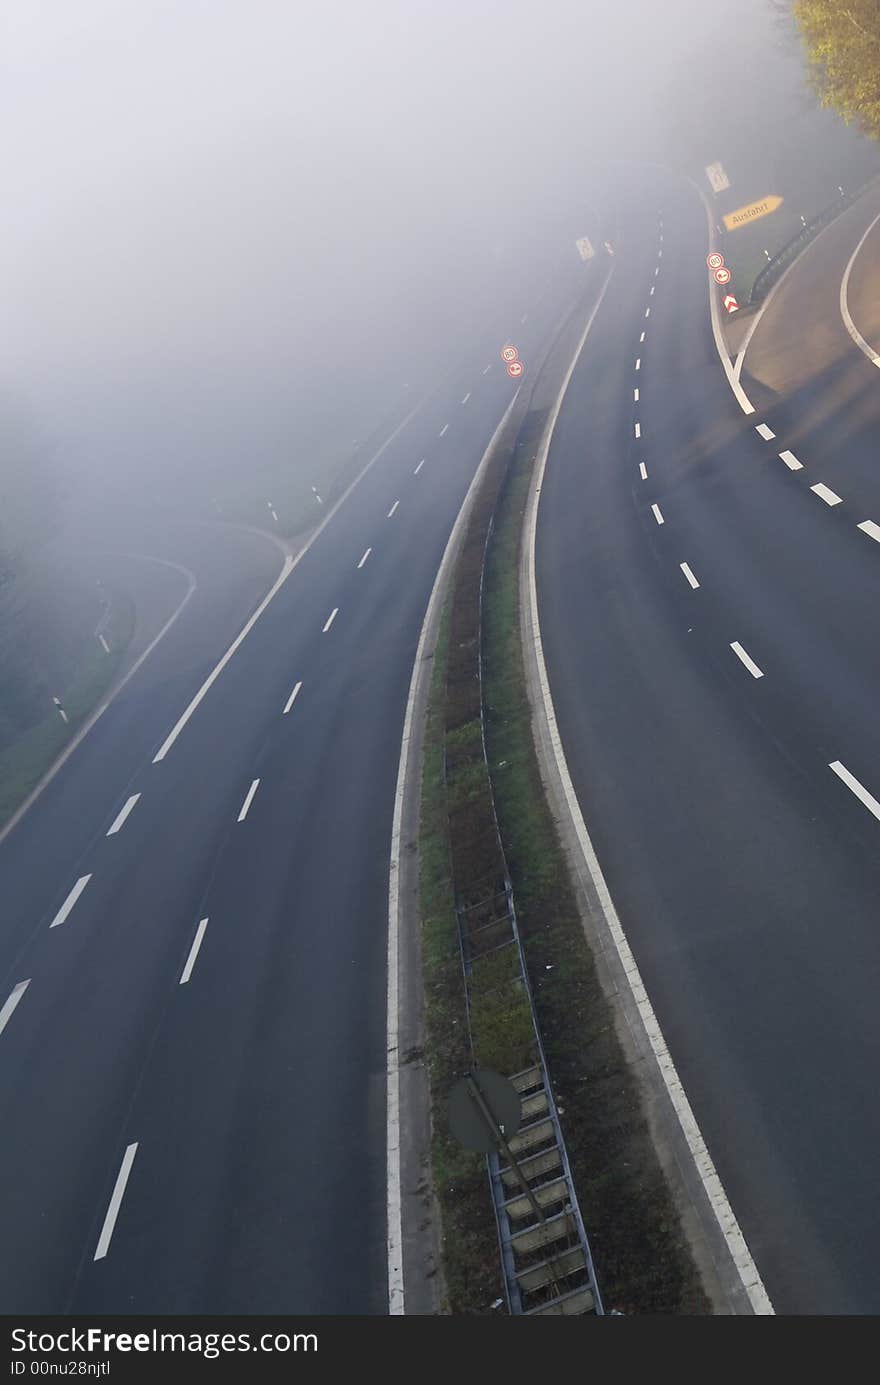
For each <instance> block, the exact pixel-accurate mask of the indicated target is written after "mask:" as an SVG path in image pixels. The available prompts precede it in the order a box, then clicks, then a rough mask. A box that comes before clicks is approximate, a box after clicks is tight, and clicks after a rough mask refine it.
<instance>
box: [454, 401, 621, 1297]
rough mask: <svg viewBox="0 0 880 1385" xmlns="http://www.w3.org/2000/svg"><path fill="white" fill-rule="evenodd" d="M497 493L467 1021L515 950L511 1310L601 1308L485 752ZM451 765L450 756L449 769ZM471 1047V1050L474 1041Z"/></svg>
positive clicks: (507, 1256) (465, 934)
mask: <svg viewBox="0 0 880 1385" xmlns="http://www.w3.org/2000/svg"><path fill="white" fill-rule="evenodd" d="M531 417H532V415H531V414H528V415H526V418H525V420H524V421H523V423H522V425H521V426H520V428H519V430H518V433H517V437H516V440H515V442H514V449H515V448H516V446H517V445H520V443H521V439H522V437H523V435H524V434H526V435H527V434H528V428H527V426H526V425H527V424H528V422H529V421H530V419H531ZM505 474H506V467H505V470H504V472H503V473H502V478H501V482H500V483H499V493H500V485H501V484H503V477H504V475H505ZM496 501H497V495H496V496H495V497H494V499H493V503H492V512H493V513H492V515H490V518H489V521H488V524H487V527H486V535H485V539H484V542H483V546H482V559H481V562H480V571H479V582H478V598H477V603H476V612H475V613H474V612H471V613H470V614H471V615H472V616H474V615H475V623H476V629H475V630H473V631H471V632H470V633H471V634H472V636H474V637H475V639H474V643H475V648H474V650H473V655H474V659H473V665H472V672H473V673H474V674H475V683H476V687H475V688H474V687H473V684H471V685H470V687H469V688H468V691H469V692H470V694H471V695H470V696H469V697H468V699H467V701H468V703H469V704H472V710H473V712H474V714H475V716H478V717H479V725H480V737H481V748H482V769H483V770H484V771H485V778H486V786H485V792H486V798H487V803H486V805H485V806H486V807H487V808H488V814H489V816H488V817H486V816H482V817H481V819H480V821H479V823H478V824H477V825H476V826H475V829H474V830H475V832H476V833H477V834H478V837H479V841H478V852H477V853H476V856H475V855H474V853H469V855H470V859H471V860H474V859H476V858H477V856H478V858H479V860H480V861H481V863H482V865H483V866H485V867H488V868H487V869H485V870H483V871H482V873H481V874H480V875H479V877H478V878H476V879H474V878H472V877H471V878H467V877H468V872H467V869H466V868H465V867H464V866H463V864H462V863H461V861H460V862H459V864H460V869H459V871H458V872H456V869H455V866H456V859H455V858H456V853H455V851H454V850H453V852H452V855H453V878H454V881H455V887H456V915H457V919H458V933H459V945H460V952H461V963H462V969H463V974H464V978H465V995H466V998H467V1014H468V1024H469V1026H470V1023H471V1000H470V995H469V990H470V983H471V977H472V974H473V970H474V967H475V965H477V964H479V962H480V960H481V959H484V958H488V957H489V955H490V954H491V955H493V956H494V957H496V958H500V957H501V955H502V954H503V953H505V952H509V954H510V959H511V965H510V966H509V967H505V966H504V965H503V964H502V965H501V966H499V968H498V976H499V983H498V986H497V987H496V989H506V990H507V993H508V994H510V993H511V988H512V987H518V988H520V989H521V992H522V995H523V996H524V997H525V999H526V1001H527V1004H528V1009H529V1014H530V1017H531V1027H532V1035H533V1041H532V1044H531V1049H532V1052H531V1061H530V1063H529V1064H528V1066H527V1067H525V1068H524V1069H522V1070H521V1071H519V1072H515V1073H508V1074H507V1076H508V1077H509V1078H510V1080H511V1082H512V1083H513V1085H514V1087H515V1088H516V1090H517V1091H518V1092H519V1094H520V1100H521V1110H522V1119H521V1125H520V1128H519V1131H518V1133H517V1134H516V1135H515V1136H514V1137H513V1138H511V1139H510V1141H509V1148H510V1150H511V1153H512V1154H513V1156H514V1158H515V1160H516V1162H517V1164H518V1165H519V1170H518V1172H516V1171H515V1170H514V1169H513V1168H512V1167H509V1166H508V1164H507V1163H506V1161H505V1158H504V1157H503V1156H502V1155H500V1154H499V1153H493V1154H490V1155H489V1156H487V1166H488V1176H489V1186H490V1190H491V1195H492V1202H493V1206H494V1209H495V1220H496V1227H497V1233H498V1245H499V1252H500V1258H501V1266H502V1271H503V1276H504V1286H505V1295H506V1300H507V1307H508V1311H509V1312H510V1313H511V1314H513V1315H517V1316H519V1315H533V1316H570V1315H572V1316H573V1315H579V1314H586V1313H595V1314H603V1313H604V1308H603V1306H602V1298H601V1295H600V1292H599V1287H598V1284H597V1282H596V1274H595V1269H594V1266H593V1259H592V1255H591V1252H590V1245H589V1241H588V1239H587V1233H586V1230H585V1227H584V1223H583V1218H582V1216H581V1211H580V1207H579V1205H578V1200H577V1194H576V1192H575V1188H574V1182H573V1179H572V1175H571V1169H570V1166H569V1161H568V1155H567V1152H566V1149H565V1141H564V1138H563V1134H562V1130H561V1127H560V1123H559V1114H558V1111H557V1108H556V1102H555V1100H554V1097H553V1089H552V1086H551V1083H550V1078H549V1074H548V1071H547V1062H546V1057H545V1054H544V1047H543V1043H542V1041H541V1034H540V1029H539V1027H538V1021H537V1016H536V1013H535V1006H534V1001H533V997H532V992H531V987H530V984H529V977H528V971H527V968H526V964H525V957H524V953H523V948H522V941H521V938H520V935H519V929H518V926H517V918H516V908H515V904H514V897H513V887H512V884H511V879H510V873H509V870H508V867H507V860H506V857H505V853H504V847H503V844H502V841H501V834H500V831H499V829H498V820H497V815H496V811H495V801H494V795H493V792H492V781H491V776H490V773H489V763H488V757H487V754H486V736H485V718H484V700H483V658H482V641H483V578H484V573H485V564H486V553H487V551H488V546H489V542H490V539H491V536H492V531H493V526H494V518H493V515H494V508H495V502H496ZM476 557H477V555H476V554H474V553H472V554H471V555H470V559H471V566H470V568H468V564H467V562H465V565H464V571H465V578H466V579H467V577H470V578H471V581H472V580H473V577H474V576H475V575H476V574H475V572H474V566H475V559H476ZM460 633H462V634H463V633H465V631H464V630H463V629H462V630H460ZM459 710H461V709H459ZM469 710H470V709H469ZM462 715H463V713H462ZM445 768H446V764H445V763H444V771H445ZM460 854H461V855H463V853H460ZM489 994H491V992H489ZM486 995H487V992H486V991H485V990H481V992H480V998H481V1003H485V1001H486ZM471 1047H472V1050H473V1042H471ZM522 1177H524V1178H525V1182H526V1184H527V1187H528V1192H526V1191H525V1189H524V1188H523V1185H522V1183H521V1181H520V1180H521V1178H522Z"/></svg>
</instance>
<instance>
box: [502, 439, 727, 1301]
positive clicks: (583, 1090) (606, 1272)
mask: <svg viewBox="0 0 880 1385" xmlns="http://www.w3.org/2000/svg"><path fill="white" fill-rule="evenodd" d="M533 453H534V446H533V444H530V443H525V444H520V446H519V447H518V448H517V452H516V456H515V459H514V464H513V467H512V468H511V473H510V475H509V477H508V482H507V486H506V489H505V490H504V492H503V493H502V496H501V500H500V503H499V506H498V511H497V514H496V523H495V529H494V534H493V538H492V541H491V544H490V549H489V557H488V565H487V571H486V580H485V588H484V608H483V610H484V665H483V671H484V696H485V699H486V735H487V748H488V753H489V761H490V768H491V772H492V779H493V785H494V789H495V803H496V811H497V814H498V819H499V826H500V829H501V835H502V838H503V840H504V846H505V851H506V853H507V860H508V866H509V868H510V873H511V878H512V882H513V889H514V894H515V898H516V901H517V917H518V920H519V926H520V932H521V935H522V939H523V943H524V949H525V953H526V961H527V965H528V968H529V975H530V980H531V984H532V989H533V993H534V999H535V1005H536V1009H537V1012H538V1021H539V1024H540V1028H541V1034H542V1038H543V1041H544V1046H545V1051H546V1055H547V1063H548V1067H549V1071H550V1074H551V1078H552V1081H553V1085H554V1091H555V1093H556V1098H557V1101H558V1103H559V1109H560V1116H561V1120H562V1126H563V1130H564V1134H565V1139H566V1145H567V1149H568V1154H569V1159H570V1161H571V1165H572V1172H573V1175H574V1180H575V1186H576V1188H577V1190H578V1197H579V1200H580V1204H581V1210H582V1212H583V1217H584V1222H585V1225H586V1228H587V1235H588V1236H589V1238H590V1244H591V1248H592V1251H593V1257H594V1260H595V1263H596V1271H597V1277H598V1280H599V1285H600V1288H601V1291H602V1296H603V1300H604V1303H605V1307H606V1311H607V1310H608V1309H611V1308H616V1309H618V1310H619V1311H621V1312H623V1313H640V1314H641V1313H676V1314H685V1313H708V1312H711V1307H710V1305H709V1303H708V1301H707V1299H706V1297H705V1294H704V1292H703V1289H702V1286H701V1283H700V1280H699V1276H698V1273H697V1271H696V1268H695V1266H694V1264H693V1261H692V1259H691V1255H690V1251H689V1248H688V1246H687V1243H686V1241H685V1239H684V1237H683V1234H682V1232H681V1228H680V1225H679V1220H678V1216H677V1212H676V1209H675V1206H674V1204H673V1201H672V1197H671V1194H670V1192H669V1188H668V1185H667V1184H666V1181H665V1178H664V1175H663V1172H662V1169H661V1168H660V1165H659V1162H658V1160H657V1156H656V1154H655V1151H654V1147H653V1144H652V1141H651V1137H650V1133H649V1130H648V1125H647V1121H646V1118H645V1115H644V1112H643V1110H642V1106H641V1099H640V1093H639V1090H638V1086H637V1082H636V1079H635V1077H634V1076H633V1074H632V1073H631V1071H630V1069H629V1067H628V1065H627V1062H626V1059H625V1057H624V1054H623V1051H622V1049H621V1046H620V1043H619V1041H618V1038H617V1035H616V1032H615V1026H614V1017H613V1015H612V1012H611V1009H610V1006H609V1002H608V1000H607V999H606V996H605V994H604V992H603V990H602V987H601V984H600V982H599V978H598V976H597V973H596V969H595V965H594V962H593V958H592V954H591V952H590V949H589V946H588V944H587V941H586V938H585V936H584V932H583V928H582V925H581V921H580V917H579V913H578V907H577V902H576V899H575V896H574V893H573V890H572V886H571V884H570V879H569V872H568V865H567V862H566V860H565V857H564V854H563V851H562V848H561V845H560V842H559V839H558V837H557V833H556V829H555V826H554V823H553V819H552V816H551V813H550V810H549V807H548V804H547V800H546V797H545V793H544V789H543V785H542V782H541V777H540V771H539V767H538V761H537V756H536V753H535V748H534V742H533V739H532V731H531V714H530V708H529V703H528V697H527V692H526V682H525V671H524V668H523V661H522V648H521V641H520V628H519V607H518V603H519V590H518V588H519V544H520V535H521V530H522V520H523V512H524V509H525V502H526V492H527V487H528V480H529V476H530V472H531V465H532V461H531V459H532V455H533Z"/></svg>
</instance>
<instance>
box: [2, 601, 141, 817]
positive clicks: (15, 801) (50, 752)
mask: <svg viewBox="0 0 880 1385" xmlns="http://www.w3.org/2000/svg"><path fill="white" fill-rule="evenodd" d="M133 629H134V607H133V605H132V602H131V600H130V598H129V597H127V596H125V595H123V594H121V593H117V594H114V595H113V597H112V606H111V608H110V613H109V618H108V620H107V622H106V625H105V626H104V629H103V633H104V638H105V639H106V641H107V643H108V645H109V646H110V653H109V654H105V652H104V650H103V648H102V647H101V645H100V644H99V642H98V640H97V639H96V638H95V637H94V636H93V635H89V637H88V639H87V641H86V643H85V645H84V647H83V651H82V658H81V660H80V662H79V665H78V667H77V669H76V671H75V673H74V675H73V677H72V678H71V680H70V682H69V683H68V685H67V686H66V687H65V688H64V689H63V690H62V691H61V693H60V697H61V701H62V704H63V706H64V710H65V711H66V713H67V716H68V722H67V724H65V723H64V721H62V719H61V717H60V716H59V715H58V713H57V712H56V711H54V710H53V711H52V712H50V713H48V714H47V715H46V716H45V717H44V718H43V719H42V721H40V722H38V723H37V724H36V725H35V726H32V727H30V728H29V730H27V731H25V732H24V733H23V734H22V735H21V736H19V737H18V738H17V739H16V740H15V741H14V742H13V744H11V745H9V746H7V748H6V749H5V750H3V751H2V752H0V825H2V824H3V823H4V822H6V821H7V820H8V819H9V818H10V817H11V816H12V814H13V813H14V812H15V810H16V808H17V807H18V806H19V804H20V803H22V802H23V801H24V799H25V798H27V796H28V794H29V793H30V792H31V790H32V789H33V788H34V786H35V785H36V784H37V783H38V782H39V780H40V779H41V777H42V776H43V775H44V774H45V772H46V770H47V769H49V767H50V766H51V765H52V763H53V762H54V760H55V759H56V758H57V756H58V755H60V754H61V752H62V751H63V749H64V747H65V746H66V745H68V744H69V742H70V741H71V740H72V738H73V736H74V735H75V734H76V732H77V730H78V729H79V727H80V726H82V724H83V722H84V721H85V720H86V718H87V717H88V716H89V714H90V713H91V712H92V711H93V710H94V709H95V707H97V705H98V703H99V702H100V700H101V698H102V696H103V695H104V693H105V692H106V691H107V689H108V688H109V687H110V684H111V683H112V681H113V679H114V677H115V676H116V672H117V669H118V668H119V665H120V663H121V661H122V658H123V656H124V654H125V651H126V649H127V648H128V645H129V642H130V640H131V636H132V632H133Z"/></svg>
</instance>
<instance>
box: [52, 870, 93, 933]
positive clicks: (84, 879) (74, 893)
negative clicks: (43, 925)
mask: <svg viewBox="0 0 880 1385" xmlns="http://www.w3.org/2000/svg"><path fill="white" fill-rule="evenodd" d="M91 878H92V877H91V874H89V875H81V876H80V877H79V879H78V880H77V882H76V884H75V885H74V887H73V889H72V890H71V891H70V893H69V895H68V896H67V898H66V899H65V901H64V903H63V904H62V906H61V908H60V909H59V910H58V913H57V914H56V915H55V917H54V919H53V920H52V922H51V923H50V924H49V927H50V928H58V927H59V925H60V924H62V923H64V922H65V920H66V919H67V917H68V915H69V914H70V911H71V909H72V908H73V906H74V904H75V903H76V901H77V900H78V899H79V897H80V895H81V894H82V892H83V890H84V889H85V887H86V885H87V884H88V883H89V881H90V880H91Z"/></svg>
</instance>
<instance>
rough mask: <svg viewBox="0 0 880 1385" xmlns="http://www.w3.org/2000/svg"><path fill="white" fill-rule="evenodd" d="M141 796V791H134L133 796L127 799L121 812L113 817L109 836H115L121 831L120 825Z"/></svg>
mask: <svg viewBox="0 0 880 1385" xmlns="http://www.w3.org/2000/svg"><path fill="white" fill-rule="evenodd" d="M139 798H140V794H139V793H133V794H132V795H131V797H130V798H129V799H127V800H126V801H125V803H124V804H123V805H122V807H121V808H120V810H119V812H118V813H117V814H116V817H115V818H114V819H113V821H112V823H111V824H110V826H109V827H108V828H107V836H108V837H113V836H115V835H116V833H117V832H118V831H119V829H120V827H121V826H122V824H123V823H124V822H125V819H126V818H127V817H128V815H129V813H130V812H131V810H132V808H133V807H134V805H135V804H136V803H137V801H138V799H139Z"/></svg>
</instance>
